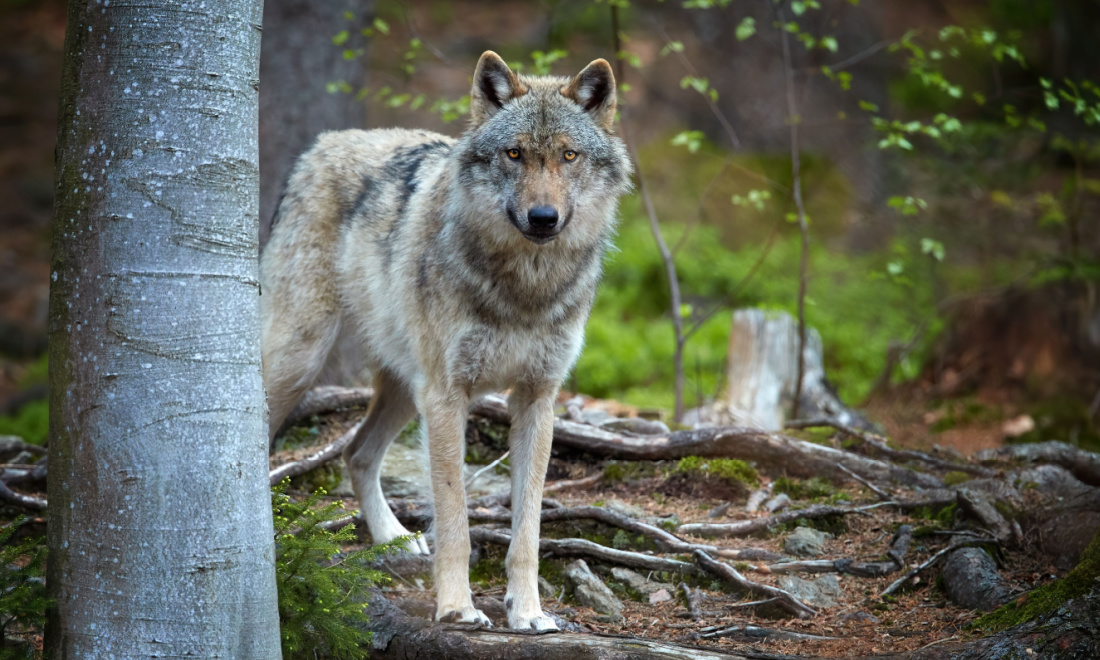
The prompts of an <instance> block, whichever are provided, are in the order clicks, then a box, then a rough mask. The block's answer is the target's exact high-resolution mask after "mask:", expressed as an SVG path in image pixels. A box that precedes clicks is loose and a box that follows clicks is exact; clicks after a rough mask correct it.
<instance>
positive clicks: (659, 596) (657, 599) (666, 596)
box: [649, 589, 672, 605]
mask: <svg viewBox="0 0 1100 660" xmlns="http://www.w3.org/2000/svg"><path fill="white" fill-rule="evenodd" d="M670 600H672V594H670V593H668V589H658V590H657V591H654V592H653V593H651V594H649V604H650V605H659V604H661V603H667V602H668V601H670Z"/></svg>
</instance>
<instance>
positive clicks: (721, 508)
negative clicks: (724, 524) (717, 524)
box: [707, 502, 731, 520]
mask: <svg viewBox="0 0 1100 660" xmlns="http://www.w3.org/2000/svg"><path fill="white" fill-rule="evenodd" d="M730 504H731V503H730V502H723V503H721V504H719V505H718V506H716V507H714V508H713V509H711V510H710V511H707V518H710V519H711V520H714V519H715V518H721V517H722V516H724V515H726V512H727V511H729V510H730Z"/></svg>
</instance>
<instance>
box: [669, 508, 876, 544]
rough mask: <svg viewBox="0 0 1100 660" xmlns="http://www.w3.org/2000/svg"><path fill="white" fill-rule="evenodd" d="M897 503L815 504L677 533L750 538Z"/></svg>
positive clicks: (694, 525)
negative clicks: (784, 526) (802, 520)
mask: <svg viewBox="0 0 1100 660" xmlns="http://www.w3.org/2000/svg"><path fill="white" fill-rule="evenodd" d="M895 504H896V503H895V502H879V503H877V504H871V505H869V506H861V507H856V508H849V507H840V506H829V505H825V504H815V505H813V506H809V507H806V508H805V509H795V510H788V511H784V512H783V513H777V514H775V515H773V516H764V517H763V518H753V519H751V520H742V521H739V522H735V523H688V524H686V525H680V526H679V527H677V528H676V531H678V532H680V533H681V534H691V535H693V536H705V537H708V538H716V537H717V538H730V537H735V536H748V535H750V534H755V533H757V532H762V531H764V530H768V529H771V528H773V527H776V526H778V525H782V524H783V523H788V522H791V521H793V520H798V519H799V518H805V519H807V520H812V519H815V518H825V517H828V516H847V515H851V514H862V515H870V514H868V513H867V512H868V511H871V510H872V509H877V508H879V507H883V506H894V505H895Z"/></svg>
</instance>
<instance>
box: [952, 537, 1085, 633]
mask: <svg viewBox="0 0 1100 660" xmlns="http://www.w3.org/2000/svg"><path fill="white" fill-rule="evenodd" d="M1098 577H1100V530H1097V532H1096V533H1095V534H1093V537H1092V542H1091V543H1089V545H1088V547H1087V548H1085V552H1084V554H1083V555H1082V556H1081V561H1080V563H1078V564H1077V568H1074V569H1073V570H1072V571H1070V572H1069V574H1068V575H1066V576H1065V577H1064V578H1062V579H1061V580H1058V581H1057V582H1052V583H1050V584H1044V585H1043V586H1041V587H1039V588H1038V589H1035V590H1033V591H1031V592H1029V593H1027V594H1025V595H1024V596H1023V597H1021V598H1018V599H1016V600H1015V601H1013V602H1011V603H1008V604H1007V605H1003V606H1002V607H1000V608H999V609H997V610H996V611H993V612H990V613H989V614H987V615H985V616H983V617H982V618H980V619H978V620H977V621H975V622H974V626H975V627H977V628H981V629H984V630H989V631H997V630H1004V629H1005V628H1011V627H1012V626H1016V625H1019V624H1021V623H1024V622H1026V621H1030V620H1031V619H1034V618H1035V617H1037V616H1039V615H1041V614H1045V613H1047V612H1050V611H1052V610H1054V609H1057V608H1058V607H1059V606H1061V605H1062V604H1063V603H1065V602H1066V601H1067V600H1069V599H1071V598H1077V597H1078V596H1083V595H1084V594H1086V593H1088V592H1089V590H1091V589H1092V588H1093V587H1095V586H1096V579H1097V578H1098Z"/></svg>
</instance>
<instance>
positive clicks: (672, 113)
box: [0, 0, 1100, 452]
mask: <svg viewBox="0 0 1100 660" xmlns="http://www.w3.org/2000/svg"><path fill="white" fill-rule="evenodd" d="M612 7H614V8H615V13H616V19H617V21H618V34H616V30H615V29H614V27H613V24H612ZM777 7H778V6H777V5H775V3H773V2H771V1H770V0H732V1H731V0H689V1H687V2H682V1H679V0H677V1H673V0H666V1H665V2H629V3H627V2H623V1H621V0H605V1H602V2H593V1H592V0H542V1H522V2H520V1H514V2H509V1H492V2H489V1H482V2H473V1H423V2H411V1H410V2H394V1H390V0H377V1H374V2H367V1H358V2H351V1H347V0H268V1H267V2H266V8H265V17H264V37H263V50H262V66H261V87H260V97H261V128H260V131H261V133H260V143H261V174H262V195H261V216H260V221H261V225H262V226H263V227H264V228H265V229H266V226H267V225H268V224H269V223H270V219H271V215H272V211H273V207H274V204H275V200H276V199H277V196H278V194H279V188H280V186H281V184H282V180H283V179H284V178H285V176H286V173H287V171H288V169H289V167H290V164H291V163H292V161H293V159H294V158H295V157H296V155H297V154H298V153H300V152H301V151H303V150H304V149H305V148H306V147H308V145H309V143H310V141H311V140H312V139H313V137H314V136H315V135H316V133H317V132H319V131H321V130H325V129H340V128H348V127H366V128H369V127H387V126H405V127H423V128H428V129H432V130H437V131H440V132H443V133H447V134H450V135H457V134H458V133H459V132H461V130H462V128H463V126H464V121H465V118H464V113H465V110H466V107H467V98H466V94H467V93H468V90H469V84H470V75H471V73H472V71H473V66H474V63H475V62H476V60H477V57H478V56H479V55H480V54H481V52H482V51H484V50H486V49H493V50H496V51H497V52H499V53H500V54H501V55H502V56H503V57H504V58H505V59H506V60H507V61H508V62H509V63H510V64H512V65H513V66H514V67H515V68H517V69H519V70H521V71H522V72H527V73H548V72H554V73H561V74H566V73H570V72H574V71H576V70H579V69H580V68H581V67H582V66H584V64H586V63H588V62H589V61H591V60H592V59H594V58H597V57H605V58H607V59H608V60H609V61H612V62H613V64H615V66H616V70H617V71H618V72H620V77H621V80H619V82H620V87H621V92H622V95H621V98H622V103H623V107H624V108H625V110H624V120H625V126H624V130H625V132H626V136H627V137H628V139H629V141H630V143H631V144H632V145H633V147H634V148H635V149H636V151H637V155H638V162H639V166H640V173H641V176H642V177H643V178H644V181H645V184H646V186H647V188H648V191H649V193H650V195H651V197H652V200H653V204H654V212H655V215H656V217H657V218H658V219H659V221H660V227H661V230H662V233H663V235H664V238H665V240H666V241H667V243H668V244H669V246H670V247H671V249H672V250H673V252H674V254H675V265H676V269H677V273H678V277H679V283H680V288H681V290H682V303H683V304H682V305H681V308H680V310H678V311H679V313H680V315H681V318H682V323H683V326H684V328H685V331H688V330H690V331H691V332H692V334H691V335H690V337H689V338H688V339H687V340H686V342H685V344H684V351H683V360H684V372H685V380H686V382H685V387H684V391H685V394H684V396H685V400H686V406H687V407H689V408H690V407H696V406H700V405H704V404H706V403H708V402H710V401H713V400H714V399H715V398H716V397H717V396H718V395H719V393H720V392H721V391H722V388H723V381H724V373H725V369H726V356H727V346H728V341H729V332H730V325H731V313H730V312H731V310H732V309H735V308H741V307H759V308H764V309H768V310H782V311H786V312H789V313H791V314H795V313H796V312H797V307H798V293H799V259H800V234H799V224H798V222H797V219H798V209H797V205H796V203H795V201H794V194H793V192H794V188H795V186H794V183H793V179H792V159H791V138H792V131H791V123H792V122H794V123H796V124H797V128H798V130H797V135H798V152H799V154H800V160H801V188H802V192H803V195H804V201H805V204H804V206H805V214H806V217H807V219H808V234H809V254H808V279H807V291H806V298H805V315H806V320H807V323H808V324H809V325H810V326H812V327H814V328H816V329H817V330H818V331H819V332H820V334H821V337H822V340H823V346H824V359H825V368H826V373H827V375H828V377H829V379H830V381H831V382H832V384H833V385H834V386H835V388H836V390H837V392H838V393H839V396H840V398H841V399H842V400H843V401H845V402H846V403H847V404H849V405H851V406H855V407H861V408H864V409H866V410H867V411H868V417H869V418H870V419H873V420H875V421H877V422H880V423H882V424H883V425H884V426H885V427H886V430H887V431H888V432H889V433H890V435H891V436H892V437H893V438H895V439H896V440H898V441H899V442H901V443H904V444H911V445H915V446H929V445H931V444H933V443H938V444H942V445H947V446H953V447H956V448H958V449H961V450H963V451H966V452H970V451H973V450H975V449H980V448H985V447H991V446H996V445H999V444H1000V443H1001V441H1002V440H1003V438H1004V437H1005V436H1006V435H1007V436H1010V437H1013V438H1018V439H1022V440H1050V439H1060V440H1066V441H1069V442H1072V443H1075V444H1078V445H1080V446H1083V447H1085V448H1090V449H1093V450H1097V449H1100V436H1098V435H1097V431H1096V416H1097V413H1098V409H1100V300H1098V297H1097V286H1096V285H1097V281H1098V280H1100V233H1098V232H1097V228H1096V223H1095V221H1094V217H1095V215H1096V213H1097V211H1098V210H1100V173H1098V171H1097V170H1098V165H1100V163H1098V160H1100V141H1098V139H1097V138H1098V133H1097V127H1098V122H1100V106H1098V103H1100V93H1098V90H1097V87H1096V86H1095V85H1094V84H1093V83H1091V82H1090V81H1093V80H1097V79H1100V40H1097V39H1096V34H1097V33H1096V28H1097V26H1098V25H1100V3H1097V2H1095V0H986V1H978V0H905V1H902V0H881V1H877V2H876V1H871V0H863V1H862V2H854V1H851V0H818V1H814V0H805V1H803V2H793V3H790V5H789V6H788V5H782V9H781V10H779V9H777ZM779 11H783V12H785V13H782V14H780V13H779ZM64 22H65V6H64V3H63V2H60V1H58V0H5V2H4V4H3V5H0V198H2V199H3V200H4V203H3V204H2V205H0V435H4V434H13V435H19V436H22V437H24V438H26V439H27V440H28V441H30V442H38V443H40V442H42V441H44V439H45V435H46V415H47V411H46V399H45V394H46V389H45V388H46V385H45V382H46V371H47V370H46V363H45V360H46V358H45V346H46V331H47V295H48V287H49V282H48V274H49V268H48V258H49V226H50V218H51V208H52V177H53V147H54V143H55V132H56V116H57V110H56V105H57V95H58V90H59V82H60V78H61V62H62V46H63V39H64V29H65V25H64ZM784 40H786V42H787V45H788V47H789V58H787V59H785V57H784ZM788 60H789V61H788ZM788 83H789V84H790V87H788ZM788 92H789V93H788ZM792 106H793V108H794V111H793V112H792V111H791V108H792ZM621 216H622V224H621V226H620V230H619V236H618V239H617V242H616V244H617V246H618V249H617V251H615V252H613V253H612V254H611V255H610V256H609V258H608V261H607V264H606V276H605V280H604V283H603V285H602V287H601V289H600V294H599V298H598V300H597V303H596V307H595V310H594V312H593V314H592V318H591V321H590V322H589V325H588V332H587V345H586V348H585V351H584V354H583V356H582V357H581V359H580V362H579V363H578V365H577V367H576V369H575V373H574V374H573V376H572V379H571V382H570V383H567V385H566V388H567V389H571V390H574V391H578V392H583V393H585V394H588V395H592V396H595V397H601V398H614V399H618V400H620V401H623V402H625V403H627V404H630V405H632V406H637V407H640V408H647V409H662V410H668V409H671V408H672V406H673V402H674V401H673V397H674V394H673V391H674V388H673V380H674V365H673V354H674V351H675V348H676V342H675V337H674V334H673V323H672V321H673V319H672V315H671V313H670V312H669V309H670V304H669V301H670V288H669V283H668V279H667V278H666V275H665V266H664V264H663V263H662V260H661V255H660V253H659V252H658V250H657V247H656V245H655V243H654V238H653V236H652V234H651V232H650V227H649V223H648V216H647V211H646V209H645V206H644V204H643V203H642V199H641V197H640V196H639V195H638V194H637V193H635V194H633V195H631V196H629V197H628V198H627V199H626V200H625V202H624V204H623V206H622V211H621ZM349 365H350V366H349ZM337 366H338V367H339V368H338V369H336V370H335V371H334V372H333V373H332V374H330V376H329V377H330V378H336V379H348V378H352V377H354V375H355V374H354V368H353V367H354V365H353V364H352V363H350V362H349V363H346V364H343V365H337Z"/></svg>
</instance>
